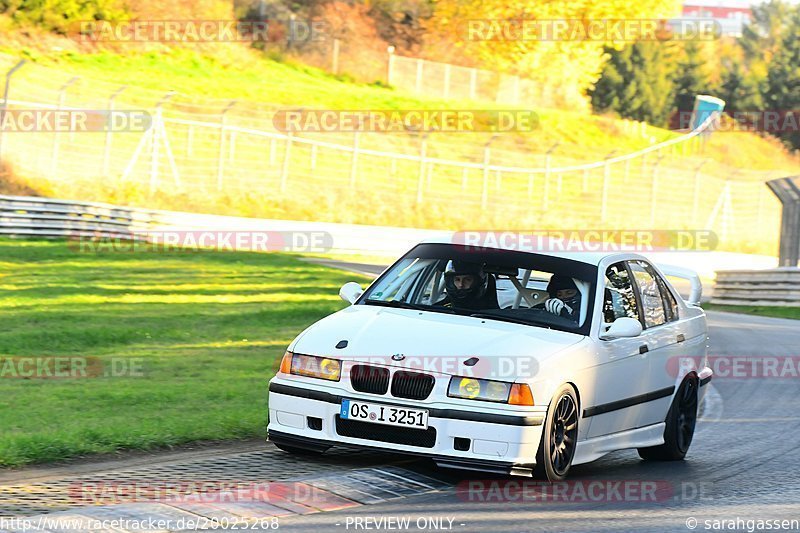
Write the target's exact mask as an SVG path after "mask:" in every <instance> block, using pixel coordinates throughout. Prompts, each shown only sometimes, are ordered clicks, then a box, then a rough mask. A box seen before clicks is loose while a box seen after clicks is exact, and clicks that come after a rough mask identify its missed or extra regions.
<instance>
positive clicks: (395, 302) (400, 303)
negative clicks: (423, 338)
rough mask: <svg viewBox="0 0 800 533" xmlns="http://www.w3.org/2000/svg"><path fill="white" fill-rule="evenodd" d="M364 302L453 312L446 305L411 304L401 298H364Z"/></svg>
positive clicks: (400, 307)
mask: <svg viewBox="0 0 800 533" xmlns="http://www.w3.org/2000/svg"><path fill="white" fill-rule="evenodd" d="M364 303H365V304H367V305H379V306H382V307H393V308H395V309H414V310H415V311H433V312H443V313H451V314H452V313H455V311H454V310H452V309H449V308H447V307H441V306H431V305H419V304H412V303H408V302H404V301H402V300H369V299H367V300H364Z"/></svg>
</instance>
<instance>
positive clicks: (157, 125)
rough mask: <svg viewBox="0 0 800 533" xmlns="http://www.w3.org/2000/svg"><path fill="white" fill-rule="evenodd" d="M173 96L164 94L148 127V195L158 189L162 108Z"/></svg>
mask: <svg viewBox="0 0 800 533" xmlns="http://www.w3.org/2000/svg"><path fill="white" fill-rule="evenodd" d="M174 95H175V93H174V92H172V91H170V92H168V93H166V94H165V95H164V96H163V97H162V98H161V100H159V101H158V103H157V104H156V116H155V118H154V119H153V124H152V125H151V126H150V128H151V129H152V131H153V133H152V134H151V135H150V194H153V193H154V192H155V191H156V189H157V188H158V161H159V144H158V143H159V140H160V137H161V133H162V132H163V129H164V123H163V116H162V107H163V105H164V102H166V101H167V100H169V99H170V98H172V97H173V96H174Z"/></svg>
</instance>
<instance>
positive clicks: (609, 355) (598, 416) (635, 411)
mask: <svg viewBox="0 0 800 533" xmlns="http://www.w3.org/2000/svg"><path fill="white" fill-rule="evenodd" d="M603 292H604V297H603V308H602V309H601V310H600V314H601V316H600V320H601V321H602V322H603V324H602V326H601V328H600V333H601V334H602V333H604V332H605V331H606V329H607V328H608V327H609V326H610V325H611V323H612V322H613V321H614V320H615V319H617V318H620V317H630V318H634V319H636V320H641V316H640V311H639V305H640V304H639V300H638V297H637V296H636V292H635V289H634V284H633V280H632V278H631V274H630V271H629V270H628V268H627V266H626V265H625V263H624V262H619V263H615V264H612V265H611V266H609V267H608V268H607V269H606V273H605V280H604V287H603ZM644 344H645V343H644V341H643V339H642V338H641V337H634V338H620V339H611V340H600V341H599V353H598V354H597V355H598V358H599V361H598V364H597V365H596V366H594V367H592V368H591V371H592V372H593V373H594V376H592V378H593V379H592V380H591V381H592V382H594V383H595V387H594V390H593V391H592V394H591V395H590V398H586V403H584V410H583V416H584V418H589V419H590V423H589V430H588V437H590V438H591V437H599V436H602V435H609V434H611V433H616V432H619V431H624V430H628V429H633V428H636V427H638V424H639V421H640V420H641V418H642V415H641V409H642V404H641V402H640V401H639V400H640V398H641V397H642V395H643V394H644V393H645V392H646V387H647V384H646V382H647V379H646V375H647V373H648V367H647V359H646V354H642V353H641V347H642V346H643V345H644Z"/></svg>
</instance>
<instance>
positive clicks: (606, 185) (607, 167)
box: [600, 150, 617, 222]
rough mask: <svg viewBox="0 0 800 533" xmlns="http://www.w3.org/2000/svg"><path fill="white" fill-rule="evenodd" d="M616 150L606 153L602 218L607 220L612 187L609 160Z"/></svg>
mask: <svg viewBox="0 0 800 533" xmlns="http://www.w3.org/2000/svg"><path fill="white" fill-rule="evenodd" d="M615 153H617V151H616V150H612V151H610V152H609V153H608V155H606V157H605V163H604V164H603V192H602V195H601V200H600V220H601V221H603V222H605V221H606V219H607V214H608V189H609V187H611V163H609V162H608V160H609V159H611V158H612V157H613V156H614V154H615Z"/></svg>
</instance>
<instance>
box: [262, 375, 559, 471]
mask: <svg viewBox="0 0 800 533" xmlns="http://www.w3.org/2000/svg"><path fill="white" fill-rule="evenodd" d="M343 398H349V399H354V400H363V401H367V402H372V403H385V404H387V405H394V406H399V407H413V408H418V409H428V410H429V417H428V427H429V430H428V431H427V432H424V431H423V430H408V429H405V428H393V427H392V426H383V425H381V424H371V423H365V422H360V423H358V424H355V425H354V424H352V423H348V422H346V421H345V422H344V423H343V421H341V420H339V419H338V417H339V412H340V407H341V401H342V399H343ZM544 416H545V413H544V412H534V411H531V412H529V413H515V414H500V413H490V412H481V411H466V410H461V409H450V408H445V409H440V408H435V407H433V406H428V405H420V404H417V403H414V404H411V403H403V402H402V401H399V402H398V401H397V399H395V398H384V397H380V396H377V397H376V396H369V395H362V394H352V393H346V396H341V395H339V394H334V393H329V392H323V391H319V390H314V389H309V388H305V387H302V388H301V387H297V386H294V385H290V384H285V383H280V382H277V381H276V380H273V381H272V382H271V383H270V387H269V425H268V427H267V430H268V433H269V440H271V441H273V442H276V443H278V444H285V445H287V446H294V447H297V448H306V449H311V450H324V449H327V448H329V447H332V446H337V445H346V446H355V447H359V448H366V449H379V450H387V451H391V452H395V453H397V452H401V453H406V454H412V455H419V456H424V457H430V458H432V459H433V460H434V461H435V462H436V463H437V464H438V465H440V466H443V467H452V468H462V469H472V470H480V471H488V472H498V473H504V474H515V475H531V472H532V469H533V467H534V465H535V461H536V452H537V450H538V447H539V440H540V438H541V435H542V424H543V421H544ZM310 419H311V420H310ZM313 419H317V420H313ZM319 421H321V424H320V423H319ZM387 428H388V429H387ZM415 431H416V432H418V433H413V432H415ZM342 433H346V434H347V435H344V434H342ZM456 439H459V440H458V441H457V440H456ZM463 439H468V440H469V442H468V445H465V443H466V441H465V440H463ZM398 440H402V441H404V442H405V443H399V442H398ZM459 448H461V449H459Z"/></svg>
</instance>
